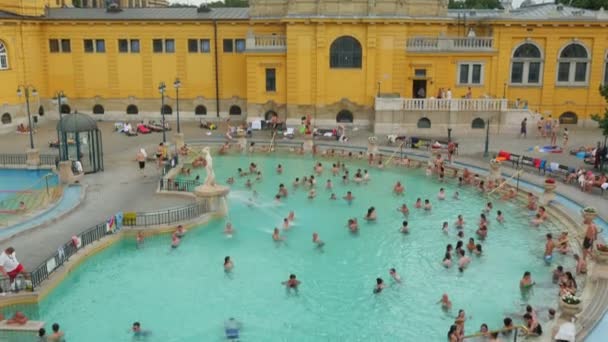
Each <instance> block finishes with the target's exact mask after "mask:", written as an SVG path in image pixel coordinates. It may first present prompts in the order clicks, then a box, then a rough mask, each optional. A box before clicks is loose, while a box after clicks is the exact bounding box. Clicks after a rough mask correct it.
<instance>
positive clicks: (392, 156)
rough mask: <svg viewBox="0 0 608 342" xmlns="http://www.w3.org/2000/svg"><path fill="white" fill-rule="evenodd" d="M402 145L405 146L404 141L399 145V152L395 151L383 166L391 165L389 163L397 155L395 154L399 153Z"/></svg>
mask: <svg viewBox="0 0 608 342" xmlns="http://www.w3.org/2000/svg"><path fill="white" fill-rule="evenodd" d="M403 145H405V141H404V142H402V143H401V144H400V145H399V150H395V152H393V155H391V156H390V158H388V160H387V161H386V164H385V165H386V166H388V165H389V164H390V163H391V161H392V160H393V158H394V157H395V155H397V152H399V151H400V150H401V148H403Z"/></svg>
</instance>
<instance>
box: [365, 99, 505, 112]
mask: <svg viewBox="0 0 608 342" xmlns="http://www.w3.org/2000/svg"><path fill="white" fill-rule="evenodd" d="M374 108H375V110H376V111H383V110H398V111H400V110H404V111H441V112H448V111H454V112H461V111H467V112H498V111H506V110H507V100H505V99H450V100H448V99H405V98H383V97H376V101H375V106H374Z"/></svg>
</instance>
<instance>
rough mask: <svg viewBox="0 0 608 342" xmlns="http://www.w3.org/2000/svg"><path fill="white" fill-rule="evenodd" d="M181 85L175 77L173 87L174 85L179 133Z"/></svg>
mask: <svg viewBox="0 0 608 342" xmlns="http://www.w3.org/2000/svg"><path fill="white" fill-rule="evenodd" d="M181 86H182V82H180V80H179V78H175V82H173V87H175V105H176V110H177V133H181V130H180V128H179V88H180V87H181Z"/></svg>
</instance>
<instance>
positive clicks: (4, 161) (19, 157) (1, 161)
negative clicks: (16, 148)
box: [0, 153, 27, 165]
mask: <svg viewBox="0 0 608 342" xmlns="http://www.w3.org/2000/svg"><path fill="white" fill-rule="evenodd" d="M26 164H27V155H25V154H22V153H2V154H0V165H26Z"/></svg>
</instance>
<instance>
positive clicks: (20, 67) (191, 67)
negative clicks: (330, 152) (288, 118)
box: [0, 0, 608, 117]
mask: <svg viewBox="0 0 608 342" xmlns="http://www.w3.org/2000/svg"><path fill="white" fill-rule="evenodd" d="M24 1H25V0H24ZM26 2H28V3H30V4H36V3H43V2H41V1H39V2H36V1H33V0H32V1H26ZM14 3H15V1H14V0H11V1H8V0H0V8H3V9H13V8H15V7H14ZM484 25H486V26H483V27H481V26H480V27H478V28H477V29H476V32H477V33H478V36H484V35H487V34H489V32H490V31H491V32H492V36H493V37H494V47H495V51H491V52H475V53H457V52H441V53H439V52H436V53H435V52H433V53H429V52H425V53H416V52H411V51H407V50H406V40H407V38H408V37H414V36H438V35H439V34H440V33H443V34H446V35H448V36H451V35H454V34H457V33H458V32H461V33H463V32H464V31H465V29H464V28H463V27H460V28H458V27H456V26H453V25H451V24H448V23H446V22H441V21H437V22H434V23H428V22H409V23H407V22H397V21H393V22H382V21H379V22H373V21H372V20H371V19H369V20H367V21H336V20H333V21H329V20H328V21H325V22H316V21H310V20H300V21H298V20H295V21H290V22H280V21H273V20H269V21H268V20H267V21H240V22H239V21H235V22H226V21H219V22H218V42H217V48H218V57H219V60H218V66H219V75H220V79H219V94H220V95H219V97H220V99H221V100H226V101H229V100H231V99H233V98H237V99H238V100H239V101H242V102H243V103H250V104H264V103H267V102H269V101H274V102H275V103H277V104H279V105H284V104H293V105H308V106H317V107H323V106H326V105H332V104H335V103H337V102H340V101H341V100H342V99H348V100H349V101H350V102H352V103H354V104H356V105H360V106H363V107H366V108H372V107H373V103H374V97H375V96H376V92H377V91H378V82H380V91H381V92H382V93H397V94H399V95H400V96H403V97H412V96H413V91H412V82H413V76H414V70H415V69H417V68H423V69H426V70H427V77H428V79H427V96H435V95H436V94H437V92H438V90H439V88H451V89H452V92H453V96H454V97H455V98H458V97H461V96H463V95H464V94H465V93H466V91H467V87H466V86H457V76H458V75H457V65H458V63H459V62H462V61H474V62H482V63H483V64H484V80H483V84H482V85H479V86H474V87H472V90H473V96H474V97H481V96H483V95H488V96H492V97H502V96H503V94H504V95H506V97H507V98H508V99H509V100H515V99H517V98H519V99H521V100H522V101H523V100H525V101H527V102H528V104H529V106H530V108H532V109H534V110H537V111H539V112H541V113H543V114H545V113H550V114H553V115H555V116H558V115H559V114H561V113H563V112H565V111H574V112H575V113H577V114H578V115H579V116H580V117H587V116H588V114H590V113H597V112H600V111H601V110H602V109H603V108H604V105H605V104H604V101H603V99H602V98H601V97H600V96H599V94H598V91H597V87H598V85H599V84H600V82H601V79H602V77H603V73H604V63H605V62H604V57H605V54H606V51H607V50H608V34H607V30H606V28H601V27H599V26H595V24H594V25H589V24H587V25H586V24H585V23H580V24H579V23H574V24H570V23H569V24H567V25H566V24H560V23H546V24H545V23H543V24H542V25H540V24H539V25H511V24H509V23H500V22H498V23H495V24H491V23H487V24H484ZM490 26H492V27H491V30H490ZM0 28H1V29H0V40H2V41H3V42H5V44H6V46H7V47H8V50H9V63H10V68H9V70H4V71H0V79H1V82H0V97H1V98H2V99H3V101H4V102H5V103H8V104H17V103H20V102H21V101H22V100H19V99H17V97H16V95H15V90H16V88H17V86H18V85H19V84H33V85H35V86H36V87H37V88H38V90H39V92H40V95H41V97H42V98H47V99H48V98H51V97H52V96H53V95H54V94H55V92H56V91H58V90H63V91H64V92H65V93H66V94H67V96H68V97H69V98H71V99H94V98H96V97H99V98H100V99H126V98H128V97H134V98H136V99H140V100H141V99H144V100H145V99H151V100H152V99H158V98H159V94H158V90H157V87H158V84H159V82H161V81H164V82H166V83H167V86H168V90H167V95H168V96H169V98H173V97H174V90H173V87H172V83H173V80H174V79H175V77H179V78H180V79H181V81H182V88H181V89H180V97H181V98H183V99H190V100H194V99H196V98H199V97H200V98H204V99H206V100H212V99H215V96H216V89H215V48H216V46H215V45H216V44H215V43H214V41H213V39H214V26H213V23H212V22H211V21H206V22H170V21H163V22H143V21H141V22H140V21H137V22H135V21H133V22H117V21H112V22H84V21H79V22H68V21H56V22H50V21H36V20H22V21H21V20H2V21H0ZM249 31H251V32H253V33H255V34H273V33H274V34H279V35H286V36H287V48H286V52H285V51H274V52H270V53H268V52H260V53H258V52H256V53H251V52H248V53H236V52H232V53H224V52H223V39H228V38H229V39H246V38H247V34H248V32H249ZM343 35H349V36H353V37H355V38H356V39H358V40H359V42H360V43H361V46H362V48H363V58H362V68H360V69H331V68H330V67H329V49H330V46H331V44H332V42H333V41H334V40H335V39H336V38H338V37H340V36H343ZM62 38H68V39H71V50H72V51H71V53H49V43H48V40H49V39H62ZM154 38H163V39H165V38H172V39H175V43H176V52H175V53H162V54H155V53H152V39H154ZM189 38H193V39H209V40H210V42H211V52H210V53H188V46H187V40H188V39H189ZM574 38H576V39H577V40H578V41H579V42H581V43H583V44H584V45H585V46H587V47H588V48H589V50H590V53H591V64H590V72H589V75H590V79H589V83H588V85H587V86H584V87H562V86H556V85H555V81H556V65H557V62H556V61H557V58H558V57H557V54H558V51H559V50H560V49H561V48H562V47H563V46H564V45H566V44H567V43H569V42H572V40H573V39H574ZM83 39H104V40H105V45H106V52H105V53H84V50H83ZM118 39H139V40H140V53H138V54H133V53H118ZM526 40H530V41H532V42H534V43H536V44H537V45H538V46H539V47H540V48H541V50H542V53H543V57H544V63H543V72H542V75H543V78H542V86H529V87H522V86H517V85H510V84H509V76H510V65H511V55H512V52H513V49H514V47H515V46H517V45H518V44H521V43H522V42H524V41H526ZM269 66H272V67H274V68H276V69H277V91H276V92H272V93H268V92H266V91H265V87H264V86H265V73H264V69H265V68H266V67H269ZM505 84H506V87H505ZM222 110H223V111H226V109H225V108H223V109H222ZM85 111H86V110H85Z"/></svg>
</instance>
